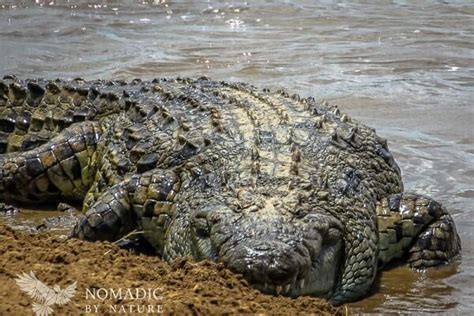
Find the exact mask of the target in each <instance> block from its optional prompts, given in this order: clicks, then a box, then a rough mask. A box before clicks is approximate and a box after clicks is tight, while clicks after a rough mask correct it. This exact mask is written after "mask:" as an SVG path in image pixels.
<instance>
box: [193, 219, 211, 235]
mask: <svg viewBox="0 0 474 316" xmlns="http://www.w3.org/2000/svg"><path fill="white" fill-rule="evenodd" d="M193 226H194V230H195V232H196V236H197V237H199V238H209V236H210V233H209V226H208V223H207V219H206V218H202V217H195V218H194V221H193Z"/></svg>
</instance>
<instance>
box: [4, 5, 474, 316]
mask: <svg viewBox="0 0 474 316" xmlns="http://www.w3.org/2000/svg"><path fill="white" fill-rule="evenodd" d="M315 2H316V1H294V2H292V1H249V2H240V1H227V2H226V1H162V0H161V1H96V2H86V1H55V0H51V1H42V0H36V1H0V74H2V75H3V74H16V75H17V76H19V77H21V78H27V77H33V78H36V77H44V78H56V77H61V78H74V77H82V78H85V79H94V78H104V79H112V78H120V79H132V78H135V77H140V78H147V79H151V78H154V77H163V76H178V75H179V76H191V77H196V76H199V75H207V76H209V77H212V78H215V79H225V80H234V81H236V80H238V81H246V82H251V83H253V84H255V85H257V86H260V87H270V88H275V87H281V86H282V87H285V88H286V89H287V90H288V91H290V92H296V93H299V94H301V95H303V96H309V95H312V96H315V97H316V98H317V99H327V100H329V101H330V102H333V103H336V104H338V105H339V106H340V107H341V108H342V109H343V110H344V111H345V112H348V113H349V114H350V115H351V116H353V117H355V118H357V119H359V120H361V121H363V122H364V123H366V124H368V125H370V126H372V127H375V128H376V129H377V131H378V133H379V134H380V135H382V136H384V137H386V138H388V139H389V147H390V148H391V150H392V152H393V153H394V155H395V157H396V159H397V161H398V163H399V165H400V166H401V168H402V170H403V177H404V183H405V187H406V188H407V189H410V190H415V191H417V192H419V193H424V194H428V195H431V196H432V197H434V198H436V199H437V200H439V201H441V202H443V203H444V204H445V205H446V206H447V207H448V208H449V210H450V211H451V212H452V214H454V219H455V221H456V224H457V227H458V231H459V234H460V236H461V239H462V247H463V254H462V258H460V259H459V260H457V261H456V262H455V263H454V264H452V265H450V266H448V267H443V268H440V269H433V270H430V271H428V272H425V273H417V272H414V271H411V270H410V269H408V268H405V267H398V268H393V269H390V270H388V271H385V272H383V273H382V275H381V277H380V279H379V280H378V284H377V286H376V287H375V288H374V293H373V294H372V295H371V296H369V297H367V298H366V299H363V300H361V301H359V302H356V303H354V304H351V305H350V307H351V308H352V310H353V311H356V312H363V313H370V312H377V313H390V312H415V313H447V314H469V313H470V312H472V311H474V298H473V297H474V219H473V218H474V207H473V206H474V180H473V179H474V127H473V125H474V109H473V99H474V5H473V4H472V2H471V1H430V2H428V1H426V2H425V1H402V0H400V1H370V2H369V1H367V2H362V1H355V2H352V1H351V3H350V4H349V3H344V2H340V1H339V2H335V1H318V3H317V4H315ZM52 214H53V213H45V214H39V215H38V214H37V213H34V212H33V213H27V214H23V215H22V216H23V217H22V218H21V220H20V219H18V218H16V219H14V218H12V217H11V216H3V217H2V218H1V219H0V220H1V221H2V222H10V223H12V224H18V225H19V224H21V223H26V225H29V224H28V223H31V221H32V220H34V219H35V218H36V219H38V217H40V218H41V217H46V216H48V215H52ZM65 223H67V221H65ZM59 227H60V225H59Z"/></svg>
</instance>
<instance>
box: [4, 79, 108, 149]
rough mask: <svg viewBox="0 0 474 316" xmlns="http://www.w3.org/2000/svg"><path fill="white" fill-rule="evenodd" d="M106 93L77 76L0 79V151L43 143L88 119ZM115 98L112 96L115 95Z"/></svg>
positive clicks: (93, 114)
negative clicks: (70, 77)
mask: <svg viewBox="0 0 474 316" xmlns="http://www.w3.org/2000/svg"><path fill="white" fill-rule="evenodd" d="M102 99H106V103H113V102H111V101H110V100H109V99H110V96H109V95H108V94H105V97H103V96H101V93H100V92H99V91H98V89H97V88H96V86H95V85H94V84H88V83H87V84H86V83H85V82H84V81H81V80H80V79H76V80H73V81H70V82H63V81H60V80H55V81H46V80H24V81H23V80H16V79H15V78H14V77H12V76H6V77H4V79H3V80H0V154H2V153H9V152H17V151H27V150H30V149H33V148H36V147H39V146H41V145H42V144H45V143H47V142H48V141H49V140H51V139H52V138H53V137H55V136H56V135H58V134H59V133H60V132H61V131H62V130H64V129H65V128H67V127H69V126H70V125H72V124H73V123H77V122H83V121H86V120H92V119H94V118H95V117H96V115H98V114H99V111H98V109H99V107H100V106H101V103H103V100H102ZM115 99H116V98H115Z"/></svg>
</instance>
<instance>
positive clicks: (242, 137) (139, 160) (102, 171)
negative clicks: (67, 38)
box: [0, 77, 460, 303]
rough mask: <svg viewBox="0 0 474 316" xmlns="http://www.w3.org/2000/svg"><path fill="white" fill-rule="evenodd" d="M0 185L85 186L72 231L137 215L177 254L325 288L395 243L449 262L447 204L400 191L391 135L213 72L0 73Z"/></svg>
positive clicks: (108, 235) (22, 198)
mask: <svg viewBox="0 0 474 316" xmlns="http://www.w3.org/2000/svg"><path fill="white" fill-rule="evenodd" d="M0 166H1V169H0V198H1V199H2V200H3V201H5V202H19V203H30V204H31V203H35V204H38V203H51V202H54V201H57V202H59V201H65V200H76V201H77V200H79V201H83V209H84V212H85V213H86V215H85V217H84V218H83V219H82V220H81V221H80V222H79V223H78V224H77V225H76V227H75V228H74V230H73V235H74V236H75V237H78V238H82V239H87V240H110V241H113V240H117V239H119V238H121V237H122V236H124V235H126V234H127V233H129V232H131V231H133V230H135V229H137V230H138V231H143V236H144V238H145V239H146V240H147V241H148V242H149V243H150V244H151V245H152V246H153V247H154V249H156V253H157V254H159V255H161V256H162V257H163V258H164V259H166V260H170V259H173V258H175V257H177V256H192V257H193V258H195V259H196V260H201V259H210V260H215V261H221V262H224V263H225V265H226V266H227V267H229V268H230V269H232V270H234V271H236V272H239V273H242V274H243V275H244V276H245V277H246V278H247V279H248V280H249V281H250V282H251V283H252V284H253V285H254V286H255V287H256V288H258V289H260V290H262V291H264V292H267V293H272V294H282V295H287V296H293V297H294V296H299V295H318V296H323V297H327V298H329V299H330V300H331V301H332V302H334V303H341V302H345V301H349V300H354V299H357V298H359V297H361V296H362V295H364V294H365V293H367V291H368V290H369V289H370V287H371V285H372V283H373V281H374V277H375V275H376V272H377V269H379V268H380V267H382V266H383V265H384V264H386V263H387V262H389V261H390V260H392V259H393V258H403V259H406V260H407V261H408V262H409V264H410V265H411V266H413V267H416V268H424V267H430V266H435V265H440V264H444V263H447V262H448V261H450V260H451V259H452V258H453V257H455V256H456V255H457V254H458V253H459V252H460V240H459V237H458V235H457V233H456V228H455V226H454V223H453V221H452V219H451V216H450V215H449V214H448V213H447V211H446V209H445V208H444V207H443V206H441V205H440V204H439V203H437V202H435V201H434V200H432V199H430V198H428V197H424V196H421V195H417V194H414V193H407V192H403V186H402V181H401V176H400V170H399V168H398V166H397V164H396V163H395V161H394V159H393V157H392V155H391V154H390V152H389V150H388V148H387V142H386V140H384V139H382V138H380V137H378V136H377V135H376V134H375V132H374V130H373V129H371V128H369V127H366V126H364V125H362V124H360V123H358V122H356V121H354V120H352V119H351V118H350V117H349V116H347V115H344V114H341V113H340V112H339V110H338V109H337V108H336V107H332V106H329V105H327V104H317V103H316V102H315V101H314V99H312V98H308V99H302V98H300V97H298V96H297V95H293V96H289V95H288V94H287V93H286V92H283V91H277V92H270V91H269V90H267V89H264V90H263V91H259V90H257V89H256V88H255V87H253V86H250V85H246V84H241V83H225V82H215V81H211V80H208V79H206V78H201V79H197V80H192V79H180V78H178V79H172V80H166V79H159V80H153V81H151V82H145V81H140V80H134V81H132V82H129V83H126V82H121V81H92V82H85V81H83V80H80V79H77V80H72V81H68V82H65V81H60V80H56V81H45V80H26V81H22V80H16V79H15V78H12V77H6V78H5V79H4V80H3V81H1V82H0Z"/></svg>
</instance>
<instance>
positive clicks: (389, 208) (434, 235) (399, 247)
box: [377, 192, 461, 268]
mask: <svg viewBox="0 0 474 316" xmlns="http://www.w3.org/2000/svg"><path fill="white" fill-rule="evenodd" d="M377 219H378V229H379V239H380V243H379V245H380V246H379V266H383V265H385V264H386V263H388V262H389V261H391V260H392V259H394V258H407V261H408V263H409V265H410V266H411V267H413V268H427V267H431V266H437V265H442V264H446V263H448V262H449V261H450V260H451V259H453V258H454V257H455V256H457V255H458V254H459V253H460V250H461V241H460V239H459V236H458V234H457V231H456V226H455V225H454V221H453V219H452V217H451V215H449V213H448V212H447V210H446V208H445V207H444V206H442V205H441V204H439V203H438V202H436V201H434V200H433V199H431V198H428V197H425V196H422V195H418V194H414V193H406V192H405V193H402V194H395V195H391V196H389V197H387V198H384V199H382V201H380V202H379V203H378V205H377Z"/></svg>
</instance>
